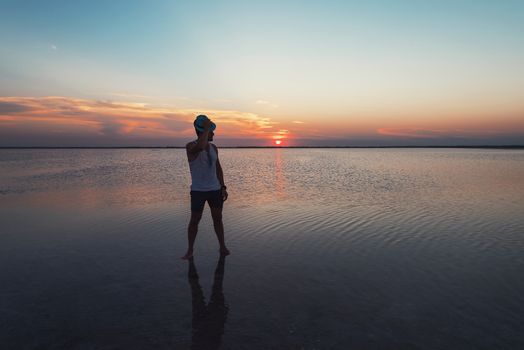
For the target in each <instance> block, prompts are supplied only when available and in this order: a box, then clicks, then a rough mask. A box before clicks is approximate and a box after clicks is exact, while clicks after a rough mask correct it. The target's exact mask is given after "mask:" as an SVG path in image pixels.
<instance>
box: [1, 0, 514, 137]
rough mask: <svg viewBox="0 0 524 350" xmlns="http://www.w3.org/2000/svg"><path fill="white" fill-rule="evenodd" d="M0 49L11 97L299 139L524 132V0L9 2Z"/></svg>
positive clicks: (3, 88) (3, 89)
mask: <svg viewBox="0 0 524 350" xmlns="http://www.w3.org/2000/svg"><path fill="white" fill-rule="evenodd" d="M0 54H1V56H2V63H1V64H0V83H1V84H0V95H1V96H6V97H32V98H37V97H47V96H61V97H68V98H77V99H78V98H80V99H85V100H89V101H91V100H97V101H100V100H103V101H116V102H128V103H142V104H147V105H148V106H151V108H159V107H162V108H164V107H165V108H168V107H169V108H173V109H176V110H179V109H180V110H184V111H189V110H195V111H197V110H202V111H210V112H212V111H221V112H220V113H223V112H225V111H231V112H232V113H233V114H234V113H239V114H242V113H244V114H245V113H247V114H250V115H255V116H257V117H259V118H262V119H263V118H266V119H267V118H269V119H270V120H271V122H272V123H273V124H271V125H273V129H274V130H273V131H272V132H273V136H275V135H278V132H279V131H280V130H287V131H288V136H289V138H294V139H307V138H316V139H318V138H322V137H324V138H337V139H348V138H352V137H363V136H365V137H378V138H380V137H384V135H381V134H380V132H379V130H385V129H387V130H393V129H395V130H397V129H398V130H400V129H402V130H420V129H423V130H425V129H427V130H428V131H435V130H437V131H438V132H441V133H442V134H446V130H447V131H448V134H446V135H447V136H454V134H453V132H455V134H456V133H457V132H456V130H462V131H461V132H462V134H461V136H464V135H463V134H464V128H467V127H468V125H469V127H470V128H471V130H470V131H471V133H474V134H478V133H480V132H481V131H486V132H487V131H489V130H492V131H493V132H494V135H495V134H496V136H493V137H496V138H497V139H500V138H501V137H504V136H501V135H503V134H504V132H509V131H511V132H512V133H514V132H515V131H518V132H523V133H524V130H522V127H523V123H522V119H523V118H524V117H523V112H524V104H523V102H522V101H524V94H523V91H524V78H523V77H524V63H523V62H524V2H522V1H460V0H458V1H366V2H363V1H264V2H260V1H0ZM5 103H7V102H5ZM9 103H13V102H9ZM220 113H218V114H220ZM220 115H221V114H220ZM11 119H12V116H10V119H9V120H11ZM293 122H300V123H295V125H293ZM11 123H12V120H11ZM298 126H300V127H298ZM293 128H294V129H293ZM453 130H455V131H453ZM466 131H467V130H466ZM486 132H484V134H483V135H485V134H486ZM466 133H467V132H466ZM399 134H403V135H404V136H406V135H405V132H402V133H399ZM261 135H262V134H261ZM234 136H235V135H234V133H232V131H229V134H228V137H234ZM237 136H238V137H240V136H241V135H237ZM267 136H271V135H270V133H266V134H264V135H263V136H261V137H267ZM390 136H391V135H390ZM455 136H457V135H455ZM399 137H400V136H399ZM512 137H513V136H512ZM417 138H418V136H417ZM433 141H434V140H433Z"/></svg>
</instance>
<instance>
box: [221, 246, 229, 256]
mask: <svg viewBox="0 0 524 350" xmlns="http://www.w3.org/2000/svg"><path fill="white" fill-rule="evenodd" d="M229 254H231V253H230V252H229V249H227V248H226V247H224V248H220V255H222V256H226V255H229Z"/></svg>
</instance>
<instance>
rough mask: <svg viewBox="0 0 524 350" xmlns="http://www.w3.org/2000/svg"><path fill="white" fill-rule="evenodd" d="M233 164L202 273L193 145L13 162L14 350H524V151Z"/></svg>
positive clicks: (344, 153)
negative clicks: (192, 218) (221, 236)
mask: <svg viewBox="0 0 524 350" xmlns="http://www.w3.org/2000/svg"><path fill="white" fill-rule="evenodd" d="M219 156H220V159H221V163H222V166H223V168H224V173H225V180H226V184H227V185H228V189H229V195H230V196H229V199H228V201H227V202H226V203H225V206H224V225H225V234H226V242H227V244H228V247H229V249H230V250H231V252H232V254H231V255H230V256H228V257H226V258H225V259H222V260H220V259H219V254H218V244H217V241H216V237H215V235H214V231H213V225H212V220H211V216H210V213H209V208H208V207H206V209H205V212H204V217H203V219H202V221H201V224H200V230H199V234H198V237H197V242H196V247H195V258H194V261H193V264H190V263H188V262H187V261H183V260H181V259H180V257H181V256H182V255H183V254H184V252H185V249H186V244H187V243H186V234H187V231H186V230H187V223H188V220H189V215H190V209H189V204H190V203H189V184H190V177H189V167H188V164H187V160H186V156H185V151H184V150H181V149H91V150H89V149H83V150H75V149H60V150H8V149H4V150H0V222H1V226H0V281H1V283H0V348H2V349H190V348H191V349H219V348H220V349H523V348H524V278H523V276H524V151H522V150H486V149H221V150H220V151H219ZM197 276H198V278H197Z"/></svg>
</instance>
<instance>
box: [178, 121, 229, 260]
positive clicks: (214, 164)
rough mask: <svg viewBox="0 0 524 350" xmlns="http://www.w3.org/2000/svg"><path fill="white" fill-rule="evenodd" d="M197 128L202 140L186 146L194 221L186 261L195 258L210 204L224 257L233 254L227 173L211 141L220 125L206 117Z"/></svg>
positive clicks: (188, 232)
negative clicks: (226, 210)
mask: <svg viewBox="0 0 524 350" xmlns="http://www.w3.org/2000/svg"><path fill="white" fill-rule="evenodd" d="M193 125H194V126H195V131H196V134H197V136H198V139H197V140H196V141H192V142H189V143H188V144H187V145H186V153H187V160H188V162H189V170H190V171H191V219H190V221H189V227H188V229H187V240H188V247H187V252H186V254H185V255H184V256H183V257H182V259H184V260H187V259H191V258H192V257H193V245H194V244H195V238H196V235H197V233H198V223H199V222H200V219H201V218H202V212H203V211H204V205H205V204H206V202H207V203H208V204H209V207H210V209H211V217H212V218H213V226H214V228H215V233H216V235H217V238H218V243H219V245H220V254H221V255H229V250H228V249H227V248H226V244H225V242H224V224H223V223H222V207H223V203H224V201H225V200H227V196H228V194H227V187H226V185H225V184H224V173H223V172H222V167H221V166H220V161H219V160H218V148H217V146H215V145H214V144H213V143H211V142H210V141H213V136H214V133H213V131H214V130H215V128H216V125H215V123H213V122H212V121H211V120H210V119H209V118H208V117H207V116H205V115H199V116H197V117H196V119H195V121H194V122H193Z"/></svg>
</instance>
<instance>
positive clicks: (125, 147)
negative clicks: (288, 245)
mask: <svg viewBox="0 0 524 350" xmlns="http://www.w3.org/2000/svg"><path fill="white" fill-rule="evenodd" d="M157 148H162V149H185V148H186V147H185V146H0V149H157ZM220 148H221V149H228V148H229V149H249V148H274V149H282V148H289V149H295V148H484V149H489V148H495V149H524V145H433V146H414V145H403V146H380V145H379V146H220Z"/></svg>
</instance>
